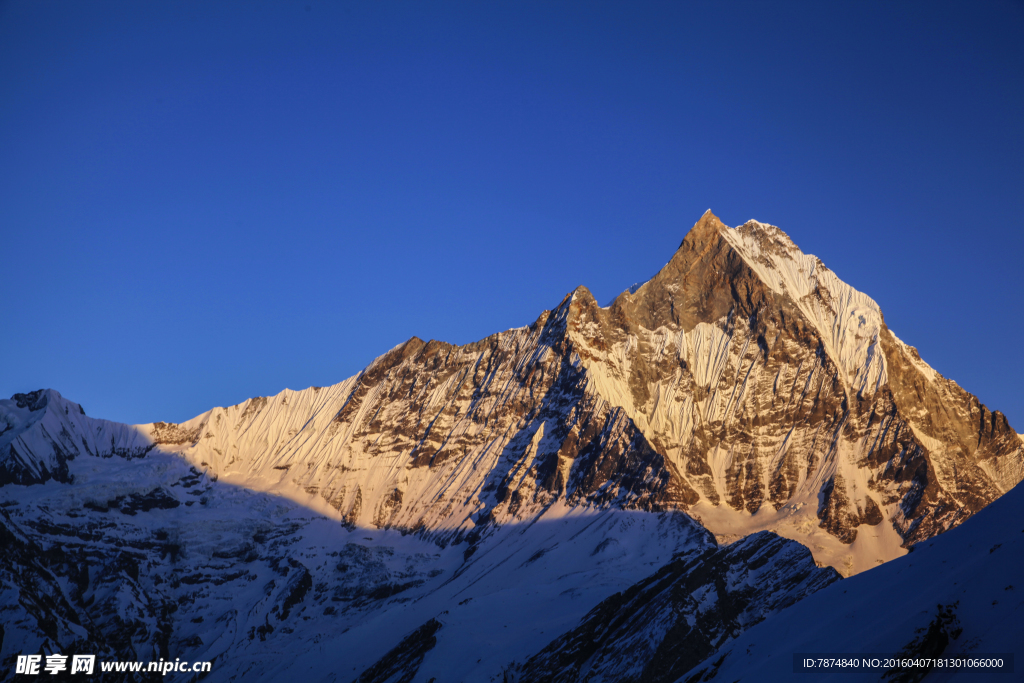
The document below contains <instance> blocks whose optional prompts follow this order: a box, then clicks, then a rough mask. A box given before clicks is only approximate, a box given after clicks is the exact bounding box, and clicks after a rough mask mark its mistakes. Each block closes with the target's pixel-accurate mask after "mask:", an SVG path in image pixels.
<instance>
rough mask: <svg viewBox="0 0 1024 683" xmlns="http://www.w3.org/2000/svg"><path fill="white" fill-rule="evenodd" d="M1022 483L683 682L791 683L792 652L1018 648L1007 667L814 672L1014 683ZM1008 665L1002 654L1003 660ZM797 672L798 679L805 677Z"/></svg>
mask: <svg viewBox="0 0 1024 683" xmlns="http://www.w3.org/2000/svg"><path fill="white" fill-rule="evenodd" d="M1022 562H1024V488H1022V487H1020V486H1017V487H1016V488H1015V489H1013V490H1012V491H1010V492H1009V493H1007V494H1006V495H1005V496H1004V497H1002V498H1000V499H999V500H997V501H996V502H995V503H993V504H992V505H991V506H989V507H987V508H985V509H984V510H982V511H981V512H980V513H978V515H977V517H975V518H972V519H970V520H968V521H967V522H966V523H965V524H964V525H963V526H962V527H960V528H958V529H954V530H952V531H950V532H949V533H946V534H943V535H941V536H939V537H937V538H935V539H932V540H929V541H926V542H924V543H921V544H919V545H917V546H916V547H915V549H914V552H913V553H912V554H910V555H908V556H906V557H901V558H899V559H898V560H894V561H893V562H890V563H888V564H886V565H884V566H882V567H878V568H877V569H873V570H871V571H869V572H865V573H864V574H860V575H858V576H855V577H853V578H851V579H847V580H845V581H842V582H840V583H838V584H835V585H832V586H829V587H828V588H825V589H824V590H822V591H820V592H817V593H815V594H814V595H812V596H810V597H808V598H806V599H805V600H802V601H801V602H800V603H798V604H797V605H795V606H794V607H792V608H791V609H787V610H785V611H783V612H781V613H779V614H777V615H775V616H773V617H772V618H771V619H770V620H768V621H766V622H764V623H762V624H760V625H758V626H755V627H753V628H751V629H750V630H749V631H746V632H745V633H743V634H742V635H741V636H739V638H737V639H735V640H733V641H731V642H729V643H728V644H727V645H725V646H724V647H723V648H722V649H721V650H720V651H719V652H717V653H716V654H715V655H714V656H712V657H709V658H708V659H707V660H706V661H705V662H703V663H701V664H700V665H698V666H696V667H694V669H693V670H692V671H690V672H687V673H686V674H685V675H683V676H680V677H679V680H680V681H697V680H704V679H706V677H709V676H710V675H711V674H712V673H715V676H714V680H716V681H718V680H721V681H751V682H752V681H789V680H793V679H794V677H795V676H794V674H793V654H794V653H837V654H839V653H848V654H864V653H890V654H900V655H901V656H903V657H907V658H914V657H921V658H928V657H938V656H940V655H941V656H943V657H952V658H965V657H984V656H985V655H991V654H1005V653H1014V654H1016V657H1015V662H1014V672H1013V673H1005V672H1001V673H995V672H993V671H991V670H988V671H986V670H984V667H974V668H966V669H962V670H957V671H940V670H937V669H935V670H930V671H929V670H928V668H927V667H924V668H922V669H916V670H915V669H902V670H901V669H898V668H897V669H894V670H891V671H888V670H886V671H878V670H875V671H863V672H861V673H854V672H851V671H850V670H846V671H842V672H837V671H831V672H825V671H822V672H817V673H814V674H810V677H811V678H813V680H815V681H849V682H851V683H860V682H861V681H878V680H885V681H915V680H921V675H922V674H927V676H928V677H927V678H925V680H927V681H946V680H955V681H1011V680H1020V677H1021V666H1022V664H1021V657H1022V656H1024V650H1022V648H1021V643H1022V642H1024V594H1022V592H1024V586H1022V581H1021V577H1022V575H1024V574H1022V572H1021V563H1022ZM1007 661H1008V660H1007ZM801 677H803V675H801Z"/></svg>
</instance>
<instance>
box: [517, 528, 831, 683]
mask: <svg viewBox="0 0 1024 683" xmlns="http://www.w3.org/2000/svg"><path fill="white" fill-rule="evenodd" d="M838 579H839V574H838V573H837V572H836V571H835V570H833V569H828V570H822V569H818V568H817V567H815V566H814V562H813V561H812V560H811V554H810V553H809V552H808V551H807V549H806V548H804V547H803V546H800V545H799V544H797V543H793V542H792V541H786V540H784V539H781V538H779V537H778V536H776V535H775V534H772V533H769V532H766V531H762V532H760V533H756V534H753V535H751V536H748V537H746V538H745V539H743V540H742V541H737V542H736V543H733V544H731V545H729V546H726V547H724V548H716V549H708V550H706V551H705V552H704V553H702V554H700V555H698V556H696V557H693V556H691V557H685V558H683V557H681V558H677V559H675V560H673V561H672V562H670V563H669V564H667V565H665V566H664V567H662V568H661V569H659V570H658V571H657V572H656V573H654V574H652V575H651V576H649V577H648V578H646V579H644V580H643V581H641V582H639V583H637V584H634V585H633V586H630V587H629V589H628V590H626V591H624V592H622V593H616V594H615V595H613V596H612V597H610V598H608V599H607V600H605V601H604V602H602V603H601V604H600V605H598V606H597V607H595V608H594V609H593V610H592V611H591V612H590V613H589V614H587V616H586V617H584V619H583V621H582V622H581V624H580V625H579V626H578V627H576V628H575V629H573V630H572V631H569V632H567V633H565V634H564V635H562V636H560V637H559V638H557V639H555V640H554V641H552V642H551V644H549V645H548V646H547V647H545V648H544V649H543V650H542V651H541V652H540V653H538V654H537V655H535V656H533V657H531V658H530V659H529V660H528V661H527V662H526V663H525V664H523V665H512V666H510V667H509V668H508V670H507V672H506V674H507V675H506V679H508V680H515V681H536V682H538V683H539V682H541V681H551V682H556V681H557V682H558V683H576V682H577V681H587V682H588V683H596V682H597V681H617V682H618V683H629V682H632V681H649V682H650V683H655V682H661V681H664V682H666V683H671V682H672V681H675V680H676V679H677V678H679V676H680V675H681V674H683V673H686V672H687V671H689V670H690V669H691V668H693V667H694V666H696V665H697V664H699V663H700V662H701V661H702V660H704V659H705V658H706V657H709V656H710V655H712V654H713V653H715V652H717V651H718V648H719V647H721V646H722V644H723V643H726V642H728V641H729V640H731V639H732V638H735V637H736V636H738V635H739V634H740V633H742V632H743V631H745V630H746V629H748V628H750V627H751V626H754V625H755V624H758V623H760V622H761V621H763V620H764V619H765V618H766V617H768V616H770V615H771V614H773V613H775V612H777V611H778V610H780V609H783V608H786V607H789V606H790V605H793V604H795V603H796V602H797V601H799V600H801V599H803V598H804V597H805V596H807V595H810V594H811V593H814V592H815V591H817V590H820V589H821V588H824V587H825V586H827V585H829V584H831V583H834V582H835V581H837V580H838Z"/></svg>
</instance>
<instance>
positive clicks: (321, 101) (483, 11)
mask: <svg viewBox="0 0 1024 683" xmlns="http://www.w3.org/2000/svg"><path fill="white" fill-rule="evenodd" d="M709 207H710V208H711V209H712V210H713V211H715V213H716V214H717V215H718V216H719V217H720V218H721V219H722V220H723V221H724V222H725V223H726V224H728V225H737V224H740V223H742V222H744V221H746V220H747V219H750V218H756V219H758V220H761V221H764V222H768V223H773V224H775V225H778V226H780V227H781V228H782V229H783V230H785V231H786V232H787V233H788V234H789V235H790V236H791V237H792V238H793V239H794V241H795V242H796V243H797V244H798V245H799V246H800V247H801V248H802V249H803V250H804V251H805V252H808V253H813V254H816V255H817V256H819V257H820V258H821V259H822V260H823V261H824V262H825V263H826V264H827V265H828V266H829V267H830V268H831V269H832V270H834V271H836V273H837V274H838V275H839V276H840V277H841V278H843V279H844V280H846V281H847V282H849V283H850V284H852V285H853V286H855V287H857V288H858V289H861V290H862V291H865V292H867V293H868V294H870V295H871V296H872V297H874V298H875V300H876V301H878V302H879V304H880V305H881V307H882V310H883V312H884V314H885V317H886V322H887V323H888V325H889V326H890V328H892V330H893V331H894V332H895V333H896V334H897V335H898V336H900V337H901V338H902V339H903V340H904V341H906V342H907V343H909V344H912V345H915V346H917V347H918V349H919V350H920V352H921V355H922V356H923V357H924V358H925V360H927V361H928V362H929V363H930V364H931V365H932V366H933V367H935V368H936V369H937V370H938V371H939V372H941V373H943V374H944V375H945V376H947V377H951V378H952V379H955V380H956V381H957V382H959V383H960V384H961V385H962V386H963V387H965V388H966V389H968V390H969V391H971V392H974V393H976V394H977V395H978V396H979V397H980V398H981V400H982V401H983V402H985V403H986V404H987V405H989V406H990V407H992V408H994V409H999V410H1002V411H1003V412H1004V413H1006V415H1007V416H1008V417H1009V419H1010V423H1011V425H1013V426H1014V427H1015V428H1016V429H1017V430H1018V431H1022V432H1024V360H1022V358H1024V322H1022V320H1024V267H1022V256H1024V234H1022V227H1024V225H1022V217H1024V9H1022V4H1021V3H1020V2H1012V1H1010V0H1002V1H995V0H993V1H991V2H984V1H982V2H963V3H948V2H924V3H917V4H894V3H891V2H882V3H870V2H861V1H858V2H851V3H848V4H845V5H841V4H839V3H833V2H826V3H821V2H813V3H777V2H772V3H768V2H754V3H726V2H714V3H668V4H657V3H635V2H628V3H627V2H623V3H594V2H587V3H579V4H576V3H539V4H529V3H522V2H515V3H497V2H486V3H465V4H439V3H400V2H380V3H369V2H366V3H325V2H323V1H322V0H305V1H300V2H297V3H285V2H246V3H238V4H227V3H205V2H136V1H132V2H125V3H105V2H88V3H85V2H78V3H72V2H46V1H39V2H3V3H0V262H2V264H3V265H2V275H3V283H4V287H3V290H2V291H3V298H2V306H3V314H2V316H0V320H2V322H0V359H2V360H0V394H2V395H3V396H9V395H11V394H12V393H14V392H23V391H30V390H33V389H37V388H40V387H52V388H55V389H57V390H58V391H60V392H61V393H62V394H63V395H64V396H66V397H67V398H69V399H71V400H74V401H77V402H79V403H81V404H83V406H84V408H85V410H86V412H87V413H88V414H90V415H92V416H96V417H105V418H109V419H114V420H118V421H124V422H149V421H154V420H166V421H181V420H184V419H187V418H189V417H192V416H194V415H196V414H198V413H200V412H202V411H205V410H207V409H209V408H211V407H213V406H215V405H229V404H234V403H238V402H241V401H243V400H245V399H246V398H248V397H251V396H255V395H267V394H274V393H277V392H278V391H280V390H282V389H284V388H285V387H289V388H292V389H301V388H305V387H307V386H310V385H328V384H333V383H336V382H339V381H341V380H342V379H344V378H346V377H348V376H350V375H352V374H354V373H356V372H358V371H359V370H360V369H361V368H362V367H364V366H365V365H366V364H367V363H368V362H369V361H370V360H371V359H373V358H374V357H375V356H377V355H379V354H381V353H383V352H385V351H386V350H387V349H389V348H391V347H392V346H394V345H396V344H398V343H400V342H402V341H404V340H405V339H407V338H409V337H410V336H412V335H416V336H419V337H421V338H423V339H429V338H436V339H443V340H446V341H450V342H456V343H465V342H469V341H472V340H475V339H479V338H481V337H484V336H487V335H488V334H490V333H493V332H497V331H500V330H504V329H507V328H510V327H516V326H520V325H524V324H528V323H530V322H532V321H533V320H535V319H536V318H537V316H538V315H539V314H540V312H541V311H542V310H544V309H546V308H552V307H554V306H555V305H557V304H558V302H559V301H560V299H561V298H562V296H563V295H564V294H565V293H566V292H568V291H570V290H572V289H573V288H574V287H576V286H577V285H580V284H585V285H586V286H588V287H589V288H590V289H591V291H593V292H594V294H595V295H596V296H597V298H598V300H599V301H601V302H602V303H605V302H606V301H608V300H610V299H611V298H612V297H613V296H614V295H615V294H617V293H618V292H620V291H622V290H623V289H624V288H626V287H628V286H629V285H630V284H632V283H633V282H637V281H643V280H645V279H647V278H648V277H650V276H651V275H652V274H653V273H655V272H656V271H657V270H658V269H659V268H660V267H661V266H662V265H663V264H664V263H665V262H666V261H667V260H668V259H669V258H670V257H671V255H672V253H673V252H674V250H675V249H676V247H677V246H678V245H679V242H680V241H681V240H682V238H683V236H684V235H685V234H686V232H687V230H688V229H689V228H690V227H691V226H692V225H693V223H694V222H696V220H697V219H698V218H699V217H700V215H701V214H702V213H703V212H704V210H705V209H707V208H709Z"/></svg>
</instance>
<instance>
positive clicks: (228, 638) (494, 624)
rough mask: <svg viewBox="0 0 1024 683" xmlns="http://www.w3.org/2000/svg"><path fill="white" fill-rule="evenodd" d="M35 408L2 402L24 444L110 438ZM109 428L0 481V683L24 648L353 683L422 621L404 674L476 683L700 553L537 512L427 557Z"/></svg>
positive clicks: (647, 517)
mask: <svg viewBox="0 0 1024 683" xmlns="http://www.w3.org/2000/svg"><path fill="white" fill-rule="evenodd" d="M39 396H40V397H42V396H45V398H46V401H45V403H43V402H42V401H38V402H37V403H36V409H35V411H32V412H34V414H33V415H31V416H26V415H25V414H24V412H23V411H25V410H28V409H29V408H28V407H18V403H17V401H11V402H7V401H4V402H2V403H0V414H2V415H3V416H4V417H5V418H8V424H14V423H17V424H18V425H20V427H19V428H23V431H22V433H21V434H22V436H21V437H19V438H22V439H23V441H24V442H25V443H33V440H32V434H31V433H30V431H31V428H32V426H31V425H33V424H34V425H44V426H45V425H52V424H55V423H59V422H60V421H61V420H63V419H64V418H65V417H67V416H69V415H78V417H76V418H75V419H74V420H73V421H70V422H67V423H63V427H64V428H65V429H66V434H65V435H64V437H63V438H64V439H65V440H66V441H67V442H68V443H82V441H83V438H84V439H85V441H86V442H88V441H89V438H88V436H87V435H88V434H96V433H103V434H106V433H108V432H110V430H111V427H110V424H109V423H105V422H104V421H101V420H92V419H91V418H88V417H85V416H82V415H81V413H80V412H78V411H76V410H75V408H77V405H76V404H74V403H71V402H69V401H65V400H64V399H63V398H61V397H60V395H59V394H57V393H56V392H52V391H51V392H44V393H43V394H39ZM22 403H24V401H22ZM29 417H30V418H31V419H28V418H29ZM29 423H31V424H29ZM26 425H27V426H26ZM123 427H124V431H123V432H120V431H117V430H114V431H115V432H116V433H121V434H123V436H124V437H125V441H124V443H127V444H131V445H132V447H131V448H130V449H125V450H123V451H121V452H120V453H113V452H101V453H100V454H98V455H93V454H91V453H90V452H87V451H86V450H85V449H84V448H83V449H82V450H81V452H79V453H77V454H74V456H73V457H68V458H67V460H66V462H65V464H66V470H67V472H66V475H67V476H66V480H67V482H68V483H64V482H61V481H58V480H56V479H49V480H47V481H46V482H45V483H36V484H32V485H20V484H10V483H9V484H6V485H4V486H3V487H0V541H2V542H0V623H2V624H3V639H2V642H0V666H2V670H3V671H4V674H3V676H2V677H0V678H3V679H4V680H7V677H8V676H9V675H13V674H12V673H11V672H13V671H14V658H15V657H16V656H17V655H19V654H26V653H35V652H42V653H47V654H48V653H51V652H60V653H64V654H76V653H94V654H98V655H100V657H101V659H104V660H110V659H119V660H122V661H123V660H143V661H149V660H156V659H158V658H161V657H163V658H165V659H167V658H174V657H182V658H184V659H187V660H188V661H197V660H212V661H213V662H214V665H213V671H212V673H211V674H210V676H208V677H207V678H205V679H204V680H212V681H227V680H243V679H244V680H263V681H276V680H282V679H283V678H293V677H295V676H298V675H303V676H306V677H307V678H312V680H317V681H320V680H324V681H327V680H335V679H337V680H351V679H352V678H355V677H356V676H357V675H359V674H360V673H361V672H363V671H364V670H366V669H368V668H370V667H371V666H372V665H373V664H374V663H375V662H377V661H378V660H380V659H381V658H382V657H384V656H385V655H386V654H387V652H388V651H389V650H390V649H391V648H393V647H394V646H395V645H396V644H397V643H399V642H400V641H401V640H402V639H403V637H404V636H405V635H406V634H407V633H408V632H409V631H410V630H414V629H415V628H416V627H417V626H419V625H420V624H421V623H424V622H428V621H431V620H436V622H437V623H438V624H439V626H440V630H439V631H438V632H437V633H436V634H435V637H434V639H433V640H434V643H433V645H432V647H431V648H430V649H429V650H430V651H429V652H427V653H421V655H422V656H420V657H419V659H417V660H416V661H414V662H412V663H408V662H407V663H406V666H405V667H404V668H403V672H404V673H405V674H407V675H409V676H414V675H416V672H417V670H419V669H422V670H423V671H426V672H429V671H433V672H434V674H431V675H440V676H441V677H442V678H445V679H446V680H487V679H488V678H489V677H491V676H497V675H499V674H500V671H501V668H502V666H504V665H505V664H506V663H507V662H508V661H509V660H511V659H515V658H524V657H525V656H527V655H528V654H529V653H530V652H533V651H536V650H537V649H539V648H541V647H543V645H544V644H545V643H546V642H548V641H549V640H550V639H551V638H552V637H553V636H554V635H556V634H557V633H558V632H560V631H562V630H565V629H567V628H570V627H571V626H572V625H573V624H575V623H576V622H577V621H578V620H579V619H580V618H581V617H582V616H583V615H584V614H585V613H586V612H587V611H588V610H590V609H591V608H592V607H593V606H594V605H595V604H596V603H597V602H599V601H600V600H602V599H604V598H605V597H607V596H608V595H609V594H611V593H614V592H616V591H618V590H622V589H624V588H625V587H627V586H628V585H629V584H631V583H633V582H635V581H638V580H640V579H641V578H642V577H643V576H644V575H646V574H648V573H650V572H651V571H653V570H654V569H655V568H657V567H659V566H661V565H662V564H664V563H665V562H668V561H669V560H671V559H672V557H673V556H677V555H678V556H680V557H689V556H690V555H693V554H699V553H701V552H703V551H704V550H706V549H707V548H709V547H712V546H713V544H714V539H713V537H712V536H711V535H710V534H708V533H707V532H706V531H705V530H703V529H702V528H700V527H699V526H698V525H696V524H695V523H694V522H693V521H692V520H691V519H690V518H689V517H687V516H686V515H685V514H682V513H677V512H662V513H650V512H644V511H623V510H618V509H605V510H601V509H596V508H583V507H579V506H576V507H571V506H566V505H565V504H564V503H555V504H553V505H551V506H549V507H548V508H546V509H545V510H544V512H543V513H542V514H540V515H538V516H537V517H536V518H533V519H531V520H530V521H529V523H514V522H513V523H509V524H506V525H504V526H502V527H501V528H499V529H495V530H494V531H493V533H491V534H489V535H486V536H484V537H473V538H467V539H465V540H463V541H462V542H460V543H453V544H448V545H446V546H444V547H442V546H439V545H437V544H436V543H433V542H431V541H429V540H424V539H422V538H420V537H418V536H417V535H412V534H402V533H400V532H398V531H395V530H384V529H376V528H362V527H359V526H358V525H348V526H346V525H343V524H341V523H340V522H339V520H338V519H337V515H335V517H334V518H331V517H327V516H324V515H321V514H318V513H316V512H314V511H311V510H309V509H308V508H305V507H303V506H300V505H298V504H296V503H294V502H293V501H290V500H288V499H287V498H285V497H283V496H278V495H274V494H272V493H269V494H268V493H265V492H256V491H252V490H248V489H245V488H241V487H238V486H235V485H231V484H228V483H225V482H224V481H223V480H221V481H216V478H215V477H212V476H208V475H207V474H205V473H203V472H200V471H199V470H198V469H196V468H193V467H192V466H190V465H189V464H188V463H187V462H186V461H185V460H184V459H183V458H181V457H180V456H179V455H177V454H173V453H167V452H164V451H162V450H161V449H160V447H159V446H153V444H151V443H150V442H149V440H148V437H147V436H146V435H145V434H141V433H139V432H135V433H134V436H129V434H131V433H132V432H133V431H134V430H133V429H132V428H130V427H126V426H123ZM53 431H56V433H58V434H59V433H60V430H47V433H52V432H53ZM155 431H157V432H159V433H160V435H161V438H164V439H173V438H175V437H173V436H172V434H173V433H174V430H173V429H170V428H168V427H166V426H164V427H161V428H158V429H156V430H155ZM40 433H41V432H40ZM40 450H41V451H42V452H43V453H51V452H52V448H40ZM91 450H92V452H96V449H91ZM129 455H131V457H130V458H129V457H128V456H129ZM328 509H329V510H331V511H333V508H329V507H328ZM282 653H288V656H287V657H285V656H283V654H282ZM471 655H472V656H471ZM122 679H123V680H131V677H130V676H125V677H123V678H122ZM183 680H184V679H183ZM424 680H426V679H424Z"/></svg>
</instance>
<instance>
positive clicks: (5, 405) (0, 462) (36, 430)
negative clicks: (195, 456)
mask: <svg viewBox="0 0 1024 683" xmlns="http://www.w3.org/2000/svg"><path fill="white" fill-rule="evenodd" d="M152 447H153V445H152V444H151V443H150V442H149V441H148V440H147V439H146V438H145V437H144V436H143V435H141V434H140V433H139V432H138V431H137V430H136V429H134V428H133V427H130V426H129V425H124V424H120V423H117V422H110V421H107V420H95V419H92V418H89V417H86V415H85V411H84V410H83V409H82V406H80V405H79V404H77V403H74V402H72V401H69V400H67V399H65V398H64V397H63V396H61V395H60V394H59V393H58V392H56V391H54V390H53V389H40V390H38V391H33V392H31V393H28V394H15V395H14V396H12V397H11V398H10V399H3V400H0V486H3V485H5V484H23V485H29V484H41V483H44V482H46V481H49V480H50V479H53V480H56V481H59V482H64V483H68V482H69V481H70V474H69V469H68V463H69V461H71V460H74V459H75V458H76V457H78V456H80V455H93V456H100V457H111V456H114V455H117V456H120V457H125V458H133V457H141V456H143V455H145V454H146V453H148V452H149V451H150V450H151V449H152Z"/></svg>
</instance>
